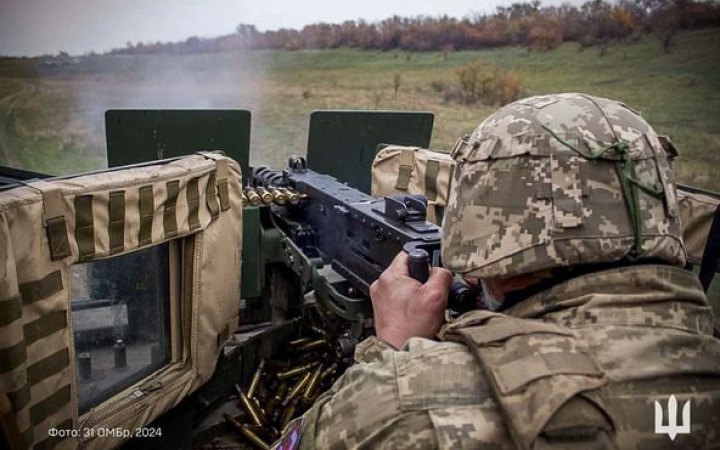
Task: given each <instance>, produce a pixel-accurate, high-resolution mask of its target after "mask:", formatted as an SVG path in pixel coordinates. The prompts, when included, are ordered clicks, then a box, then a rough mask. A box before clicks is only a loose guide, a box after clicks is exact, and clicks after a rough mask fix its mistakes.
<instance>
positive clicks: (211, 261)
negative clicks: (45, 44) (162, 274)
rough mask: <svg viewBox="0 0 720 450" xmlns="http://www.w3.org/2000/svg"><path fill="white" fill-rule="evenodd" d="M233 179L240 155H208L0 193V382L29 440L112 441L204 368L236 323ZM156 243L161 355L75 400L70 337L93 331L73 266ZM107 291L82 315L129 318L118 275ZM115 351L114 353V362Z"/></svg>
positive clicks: (96, 444) (237, 237)
mask: <svg viewBox="0 0 720 450" xmlns="http://www.w3.org/2000/svg"><path fill="white" fill-rule="evenodd" d="M241 187H242V186H241V174H240V168H239V166H238V164H237V163H236V162H235V161H233V160H231V159H229V158H226V157H224V156H220V155H217V154H212V153H205V154H202V155H193V156H189V157H184V158H178V159H175V160H168V161H164V162H159V163H156V164H148V165H143V166H136V167H130V168H126V169H118V170H112V171H105V172H101V173H95V174H88V175H79V176H74V177H68V178H62V179H54V180H52V179H51V180H49V181H37V182H31V183H28V184H26V185H23V186H20V187H16V188H13V189H9V190H5V191H1V192H0V386H2V391H3V392H5V393H6V394H7V396H8V398H9V399H10V402H11V405H12V414H13V417H14V421H15V423H16V425H17V429H18V430H19V431H20V433H21V434H22V436H23V438H24V440H25V445H26V446H27V447H35V448H45V447H48V448H50V447H53V446H55V447H57V448H75V447H77V446H78V445H81V444H82V446H83V447H84V448H112V447H114V446H117V445H119V444H121V443H122V442H123V441H125V440H126V439H127V438H128V437H130V436H128V434H127V433H134V432H135V430H136V428H137V427H142V426H144V425H146V424H148V423H150V422H151V421H153V420H154V419H155V418H157V417H158V416H159V415H160V414H162V413H163V412H165V411H167V410H168V409H170V408H172V407H173V406H174V405H176V404H177V403H178V402H179V401H180V400H182V399H183V398H184V397H185V396H187V395H188V394H189V393H191V392H192V391H194V390H195V389H197V388H198V387H199V386H200V385H202V384H203V383H204V382H205V381H206V380H207V379H208V378H209V377H210V376H211V375H212V373H213V371H214V367H215V363H216V360H217V356H218V354H219V352H220V350H221V348H222V345H223V344H224V342H225V340H226V339H227V337H228V335H229V334H230V332H232V331H233V330H234V329H235V327H236V326H237V313H238V301H239V298H240V287H239V278H240V277H239V274H240V252H241V243H242V242H241V239H242V206H241V205H242V203H241V190H242V189H241ZM158 247H164V248H167V251H166V253H159V254H164V255H167V257H163V258H162V260H157V266H158V267H159V266H162V267H167V270H166V274H167V276H166V278H167V280H166V281H163V280H161V282H162V283H163V285H164V286H165V285H166V286H167V289H166V291H167V294H166V296H165V297H167V298H164V299H161V301H162V302H164V303H163V304H167V311H168V312H167V317H168V320H167V339H166V343H165V344H164V345H165V347H166V348H168V353H167V357H166V359H163V360H162V361H161V366H159V367H158V368H157V369H156V370H153V371H152V372H151V373H148V374H147V375H145V376H144V377H143V378H142V379H140V380H139V381H135V382H132V384H131V385H129V386H127V387H121V388H120V389H121V390H119V391H117V392H113V393H111V394H110V395H109V396H107V398H104V397H102V396H101V397H99V398H100V399H99V400H98V401H97V402H94V403H93V404H91V405H90V406H89V407H88V408H86V409H85V410H84V411H79V407H78V404H79V385H80V384H81V382H80V381H79V380H80V379H79V377H78V372H80V371H82V369H83V367H81V365H80V364H79V362H78V356H79V355H78V354H79V353H80V352H79V351H78V350H77V348H76V344H77V342H75V340H76V337H77V336H79V335H80V334H79V333H83V332H95V331H93V330H92V326H91V325H88V324H87V323H83V324H81V323H80V322H79V321H77V322H74V320H77V317H78V316H77V315H76V313H77V311H76V310H77V308H75V307H74V306H75V305H74V300H76V299H77V298H78V297H79V296H82V295H84V294H83V293H82V292H81V291H82V289H78V288H76V286H78V284H77V278H82V277H83V276H85V275H83V274H87V273H91V272H92V270H93V269H92V267H93V266H92V264H97V263H102V262H104V261H113V260H115V259H116V258H117V261H120V260H121V259H120V258H123V257H128V256H130V255H138V254H141V253H142V252H143V251H145V250H147V249H151V250H150V251H155V250H156V248H158ZM85 263H88V264H87V265H85ZM121 267H122V266H121ZM124 269H125V270H127V271H128V273H132V271H136V272H138V273H142V272H151V271H153V270H155V269H156V267H154V266H152V265H146V266H142V267H140V268H138V267H133V266H132V265H128V266H127V267H125V268H124ZM92 273H94V272H92ZM98 273H100V272H98ZM96 278H98V279H97V280H95V281H97V282H98V283H103V282H104V280H103V279H102V277H96ZM141 282H142V280H138V281H137V283H141ZM101 287H102V286H101ZM107 292H108V294H107V297H108V300H107V301H106V302H107V303H108V305H109V306H102V307H97V306H95V303H97V301H95V300H92V299H91V301H88V302H86V303H87V304H89V305H90V307H89V308H87V309H86V310H85V311H86V312H85V314H86V315H87V314H90V315H93V317H92V320H89V322H92V321H95V322H98V321H100V322H101V321H102V320H105V319H103V317H105V316H103V314H105V313H107V314H110V313H109V312H108V311H110V310H112V311H113V313H112V317H113V321H114V322H113V323H114V325H113V327H111V329H112V330H114V331H113V333H116V332H117V330H119V329H122V328H123V327H124V326H126V325H127V315H128V312H127V307H126V306H123V304H122V303H121V302H118V301H116V300H113V292H116V288H115V287H112V288H108V289H107ZM103 301H105V300H103ZM93 302H95V303H93ZM103 308H104V309H103ZM113 308H114V309H113ZM87 311H89V312H87ZM160 320H162V319H160ZM76 327H77V329H76ZM81 328H82V329H81ZM88 329H89V330H90V331H88ZM140 331H142V330H140ZM163 336H165V335H164V334H163ZM167 341H169V342H167ZM117 344H118V345H119V344H120V342H118V343H117ZM165 347H163V348H165ZM144 350H146V351H147V352H148V354H149V353H151V350H152V349H144ZM106 353H108V354H110V355H112V353H111V350H109V351H108V352H106ZM116 357H117V356H116ZM98 358H99V357H98ZM127 358H128V361H130V364H132V363H133V361H132V358H133V355H130V354H129V353H128V356H127ZM163 361H164V364H163ZM123 363H126V362H125V361H122V360H121V362H118V360H117V359H116V360H115V367H116V368H117V367H118V366H119V365H120V366H121V365H122V364H123ZM97 364H98V365H100V364H101V363H100V362H97ZM111 429H116V430H120V431H121V432H116V433H107V430H111ZM51 430H65V431H67V432H66V433H57V432H53V431H51ZM70 430H77V432H76V433H75V432H74V433H73V434H70ZM99 430H104V432H102V435H100V434H101V433H100V432H99ZM126 432H127V433H126Z"/></svg>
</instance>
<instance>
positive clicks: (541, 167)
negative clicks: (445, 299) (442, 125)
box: [442, 94, 685, 285]
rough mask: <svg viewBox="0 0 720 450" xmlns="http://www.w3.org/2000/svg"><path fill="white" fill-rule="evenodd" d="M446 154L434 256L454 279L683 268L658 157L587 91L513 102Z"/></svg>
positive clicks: (626, 111) (664, 167)
mask: <svg viewBox="0 0 720 450" xmlns="http://www.w3.org/2000/svg"><path fill="white" fill-rule="evenodd" d="M452 156H453V158H454V159H455V161H456V164H457V166H456V169H455V174H454V178H453V185H452V189H451V192H450V197H449V202H448V207H447V211H446V215H445V221H444V223H443V230H444V236H443V249H442V250H443V261H444V264H445V266H446V267H448V268H449V269H450V270H452V271H455V272H460V273H463V274H465V276H466V277H477V278H480V279H486V280H514V281H515V282H518V280H523V279H525V280H526V281H525V282H519V284H518V285H526V284H527V283H529V282H530V281H529V280H532V279H535V278H538V276H537V275H538V274H547V273H549V272H551V271H552V270H554V269H557V268H561V267H571V266H577V265H596V264H598V263H613V262H633V261H639V260H655V261H660V262H664V263H668V264H673V265H684V264H685V248H684V244H683V242H682V239H681V232H680V224H679V217H678V204H677V198H676V194H675V185H674V180H673V176H672V171H671V167H670V164H669V162H668V157H667V153H666V151H665V150H664V148H663V145H662V143H661V141H660V139H659V137H658V135H657V134H656V133H655V131H654V130H653V129H652V128H651V127H650V125H648V123H647V122H646V121H645V120H644V119H643V118H642V117H640V115H639V114H638V113H637V112H636V111H634V110H632V109H630V108H629V107H627V106H625V105H624V104H622V103H619V102H617V101H613V100H609V99H605V98H599V97H592V96H589V95H585V94H557V95H542V96H537V97H530V98H526V99H523V100H519V101H516V102H514V103H511V104H509V105H507V106H504V107H502V108H500V109H499V110H498V111H496V112H495V113H494V114H492V115H491V116H490V117H488V118H487V119H486V120H485V121H484V122H482V123H481V124H480V126H478V128H477V129H476V130H475V131H474V132H473V133H472V135H470V136H469V137H468V138H466V139H462V140H460V141H458V144H456V146H455V148H454V149H453V153H452Z"/></svg>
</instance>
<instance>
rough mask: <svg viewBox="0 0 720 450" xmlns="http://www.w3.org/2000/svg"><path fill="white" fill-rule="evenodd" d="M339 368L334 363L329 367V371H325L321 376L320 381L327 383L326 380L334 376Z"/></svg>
mask: <svg viewBox="0 0 720 450" xmlns="http://www.w3.org/2000/svg"><path fill="white" fill-rule="evenodd" d="M337 367H338V365H337V363H333V364H332V365H331V366H330V367H328V368H327V369H325V370H324V371H323V373H321V374H320V381H325V379H326V378H327V377H329V376H330V375H332V374H333V373H334V372H335V370H336V369H337Z"/></svg>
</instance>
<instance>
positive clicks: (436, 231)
mask: <svg viewBox="0 0 720 450" xmlns="http://www.w3.org/2000/svg"><path fill="white" fill-rule="evenodd" d="M252 183H253V184H254V185H255V187H258V188H260V189H262V191H263V193H266V192H268V191H270V192H275V196H274V198H278V195H277V194H278V193H281V192H282V191H279V190H278V189H284V188H289V189H291V190H292V191H291V192H295V193H297V194H298V195H299V197H300V199H299V201H296V202H288V201H283V200H282V198H280V201H281V202H282V204H277V205H275V206H273V207H272V210H273V214H272V216H271V217H272V219H273V221H274V223H275V225H276V226H277V227H278V228H279V229H280V230H282V232H283V233H284V234H285V236H287V239H285V240H284V241H283V251H284V253H285V256H286V258H285V261H286V263H287V265H288V266H289V267H290V268H293V269H294V272H295V273H296V274H297V275H299V276H300V277H301V278H304V279H306V280H307V281H308V282H309V285H308V287H311V288H312V289H314V290H315V294H316V296H317V297H318V300H319V301H321V302H322V303H323V306H325V307H326V308H328V309H330V310H331V311H332V312H333V313H334V314H336V315H338V316H340V317H342V318H344V319H346V320H350V321H357V320H358V319H361V318H367V317H369V314H371V311H370V310H369V309H368V308H369V302H367V298H369V295H370V285H371V284H372V282H373V281H375V280H376V279H377V278H378V277H379V276H380V274H381V273H382V272H383V271H384V270H385V268H387V267H388V265H389V264H390V262H391V261H392V260H393V258H394V257H395V256H396V255H397V254H398V253H399V252H400V251H406V252H407V253H409V254H411V256H412V257H411V259H410V267H409V269H410V273H411V275H412V276H413V277H414V278H416V279H418V281H421V282H424V281H425V279H426V278H427V267H428V264H430V265H431V266H436V267H437V266H440V265H441V259H440V238H441V233H440V228H439V227H437V226H436V225H434V224H432V223H429V222H427V220H426V217H427V199H426V198H425V197H423V196H415V195H392V196H388V197H385V198H374V197H371V196H370V195H367V194H365V193H363V192H361V191H359V190H357V189H354V188H352V187H350V186H348V185H347V184H344V183H341V182H339V181H338V180H337V179H335V178H333V177H331V176H329V175H324V174H320V173H317V172H314V171H312V170H310V169H308V168H307V164H306V162H305V159H304V158H303V157H299V156H293V157H291V158H290V160H289V164H288V169H287V170H285V171H283V172H277V171H273V170H271V169H269V168H267V167H257V168H255V169H254V171H253V179H252ZM251 192H252V191H251ZM278 203H280V202H278ZM298 262H299V264H298ZM323 268H326V269H327V268H329V269H330V270H332V271H334V272H335V273H337V274H338V275H339V276H340V278H339V279H338V277H331V276H329V275H328V271H327V270H326V271H325V272H321V269H323ZM333 280H335V281H333ZM477 294H478V293H477V291H475V290H473V289H470V288H469V287H468V286H466V285H464V284H463V283H462V282H459V281H456V282H454V283H453V284H452V287H451V290H450V293H449V309H450V310H451V311H452V312H454V313H460V312H464V311H467V310H469V309H472V308H474V307H475V304H476V299H477Z"/></svg>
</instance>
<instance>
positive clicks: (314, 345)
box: [298, 339, 328, 352]
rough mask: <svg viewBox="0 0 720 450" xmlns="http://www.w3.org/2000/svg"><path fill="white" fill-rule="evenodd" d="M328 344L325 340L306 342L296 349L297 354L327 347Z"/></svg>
mask: <svg viewBox="0 0 720 450" xmlns="http://www.w3.org/2000/svg"><path fill="white" fill-rule="evenodd" d="M327 345H328V343H327V341H326V340H325V339H317V340H315V341H311V342H308V343H307V344H303V345H301V346H300V347H298V351H299V352H311V351H313V350H318V349H320V348H323V347H325V346H327Z"/></svg>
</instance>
